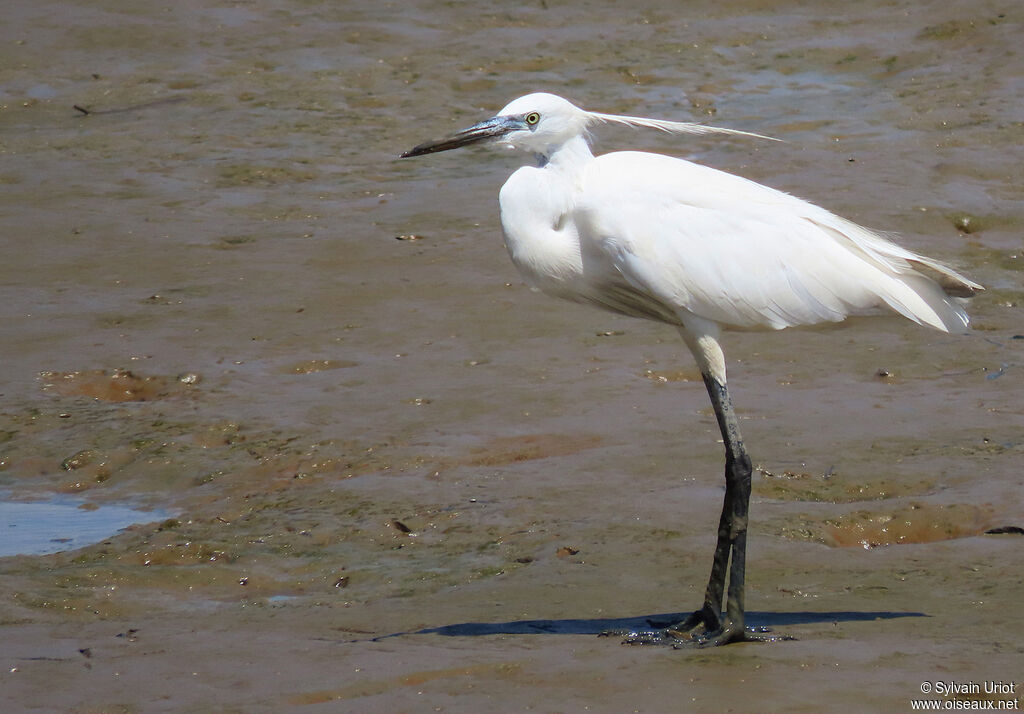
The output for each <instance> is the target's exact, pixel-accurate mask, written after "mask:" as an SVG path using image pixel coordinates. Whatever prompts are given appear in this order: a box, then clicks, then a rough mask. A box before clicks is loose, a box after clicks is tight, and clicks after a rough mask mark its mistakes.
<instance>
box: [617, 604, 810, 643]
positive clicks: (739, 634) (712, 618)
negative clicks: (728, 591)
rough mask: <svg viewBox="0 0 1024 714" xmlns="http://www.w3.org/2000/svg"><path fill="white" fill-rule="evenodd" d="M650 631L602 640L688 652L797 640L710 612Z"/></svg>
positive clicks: (620, 632)
mask: <svg viewBox="0 0 1024 714" xmlns="http://www.w3.org/2000/svg"><path fill="white" fill-rule="evenodd" d="M650 624H651V629H650V630H616V631H606V632H602V633H601V637H614V636H618V637H622V644H624V645H654V646H660V647H672V648H673V649H688V648H701V647H717V646H719V645H727V644H731V643H733V642H780V641H782V640H795V639H796V638H795V637H791V636H789V635H774V634H770V633H771V629H770V628H768V627H756V628H750V627H746V628H745V627H742V626H737V625H736V624H735V623H733V622H732V620H730V619H728V618H725V619H722V618H721V617H719V616H718V615H717V614H715V613H714V612H712V611H711V610H709V609H707V608H704V609H702V610H697V611H696V612H694V613H693V614H691V615H690V616H689V617H687V618H686V619H685V620H683V621H682V622H678V623H676V624H673V625H667V626H660V625H661V624H662V623H655V622H651V623H650Z"/></svg>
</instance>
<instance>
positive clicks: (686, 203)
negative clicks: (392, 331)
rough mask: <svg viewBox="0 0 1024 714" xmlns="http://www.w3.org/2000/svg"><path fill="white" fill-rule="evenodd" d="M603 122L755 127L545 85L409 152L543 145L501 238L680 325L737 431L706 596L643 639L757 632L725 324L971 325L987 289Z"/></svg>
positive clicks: (729, 448)
mask: <svg viewBox="0 0 1024 714" xmlns="http://www.w3.org/2000/svg"><path fill="white" fill-rule="evenodd" d="M601 123H616V124H625V125H627V126H633V127H650V128H654V129H659V130H661V131H666V132H674V133H683V134H731V135H739V136H758V135H756V134H747V133H746V132H740V131H734V130H729V129H721V128H716V127H709V126H703V125H698V124H690V123H684V122H673V121H662V120H656V119H645V118H641V117H630V116H620V115H614V114H600V113H596V112H588V111H585V110H583V109H580V108H579V107H577V106H575V105H573V104H572V103H570V102H569V101H567V100H565V99H563V98H561V97H558V96H555V95H552V94H544V93H537V94H529V95H527V96H524V97H520V98H519V99H516V100H514V101H512V102H511V103H510V104H508V105H507V106H506V107H505V108H504V109H502V110H501V111H500V112H499V113H498V115H497V116H495V117H493V118H491V119H487V120H486V121H482V122H480V123H478V124H475V125H473V126H471V127H469V128H468V129H466V130H464V131H461V132H458V133H456V134H454V135H452V136H450V137H448V138H446V139H442V140H440V141H434V142H428V143H424V144H420V145H419V146H417V147H415V148H414V149H412V150H410V151H408V152H406V153H404V154H402V157H403V158H404V157H410V156H420V155H422V154H430V153H433V152H437V151H446V150H449V149H455V148H458V147H460V146H465V145H467V144H473V143H476V142H482V141H488V142H492V143H495V144H497V145H499V146H502V147H506V148H509V149H513V150H515V151H517V152H520V153H523V154H526V155H527V156H529V157H531V158H532V159H533V161H534V165H532V166H523V167H522V168H520V169H518V170H517V171H516V172H515V173H513V174H512V176H511V177H510V178H509V179H508V181H507V182H506V183H505V185H504V186H502V188H501V192H500V194H499V203H500V207H501V225H502V228H503V230H504V236H505V245H506V247H507V248H508V251H509V254H510V255H511V257H512V262H513V263H515V265H516V267H517V268H518V269H519V271H520V273H521V274H522V275H523V277H524V278H525V280H526V282H527V283H528V284H529V285H530V286H532V287H534V288H535V289H539V290H541V291H543V292H545V293H547V294H549V295H553V296H555V297H560V298H565V299H568V300H572V301H575V302H581V303H589V304H592V305H596V306H598V307H601V308H604V309H606V310H611V311H612V312H616V313H621V314H624V315H630V316H632V317H640V318H646V319H649V320H656V321H658V322H664V323H667V324H669V325H673V326H675V327H676V328H678V330H679V332H680V333H681V334H682V337H683V340H684V341H685V342H686V344H687V346H688V347H689V348H690V350H691V351H692V352H693V356H694V358H695V359H696V361H697V364H698V366H699V367H700V371H701V374H702V375H703V378H704V383H705V385H706V387H707V391H708V395H709V396H710V398H711V404H712V406H713V407H714V412H715V416H716V417H717V420H718V426H719V428H720V429H721V432H722V439H723V441H724V443H725V502H724V504H723V507H722V514H721V518H720V520H719V526H718V541H717V544H716V547H715V552H714V559H713V565H712V568H711V577H710V579H709V582H708V586H707V590H706V593H705V597H704V603H703V606H702V607H701V608H700V609H699V610H697V611H696V612H694V613H693V614H692V615H690V616H689V617H688V618H686V619H685V620H684V621H683V622H680V623H677V624H675V625H672V626H670V627H668V628H665V630H662V631H660V632H658V633H657V634H648V635H646V636H643V635H640V636H636V637H634V638H633V641H640V642H646V641H653V640H658V641H663V642H671V643H681V642H687V643H691V644H697V645H710V644H725V643H728V642H734V641H739V640H749V639H759V638H758V637H757V636H756V635H753V634H751V633H750V632H749V631H747V630H746V629H745V627H744V565H745V552H746V534H747V513H748V505H749V501H750V479H751V462H750V458H749V457H748V456H747V452H746V449H745V448H744V446H743V441H742V439H741V437H740V430H739V424H738V422H737V419H736V415H735V413H734V412H733V407H732V402H731V399H730V397H729V391H728V389H727V388H726V374H725V371H726V370H725V357H724V355H723V352H722V348H721V346H720V344H719V334H720V332H721V330H722V329H723V328H725V329H729V328H739V329H772V330H778V329H782V328H784V327H794V326H797V325H812V324H816V323H822V322H839V321H841V320H843V319H844V318H846V317H847V316H851V315H866V314H873V313H876V312H884V311H886V310H889V311H895V312H896V313H898V314H900V315H903V316H904V317H906V318H908V319H910V320H913V321H914V322H917V323H919V324H923V325H928V326H930V327H933V328H936V329H938V330H943V331H946V332H962V331H965V330H966V329H967V326H968V318H967V314H966V313H965V312H964V309H963V307H962V306H961V304H960V302H959V301H957V300H956V299H954V298H957V297H967V296H969V295H971V294H973V293H974V292H975V291H977V290H981V289H982V287H981V286H980V285H978V284H977V283H975V282H973V281H971V280H969V279H967V278H965V277H964V276H962V275H960V274H958V273H956V272H955V271H954V270H952V269H951V268H949V267H947V266H945V265H943V264H941V263H939V262H937V261H934V260H932V259H931V258H927V257H925V256H922V255H918V254H917V253H913V252H911V251H909V250H906V249H904V248H901V247H900V246H898V245H896V244H894V243H892V242H890V241H889V240H886V239H885V238H883V237H881V236H880V235H878V234H877V233H874V232H872V231H869V230H867V229H866V228H862V227H860V226H858V225H856V224H854V223H851V222H850V221H847V220H845V219H843V218H840V217H839V216H836V215H835V214H833V213H830V212H828V211H826V210H825V209H823V208H819V207H818V206H815V205H812V204H810V203H808V202H806V201H803V200H801V199H799V198H795V197H793V196H790V195H788V194H785V193H782V192H780V191H776V190H774V189H771V188H768V187H766V186H762V185H760V184H757V183H754V182H753V181H749V180H747V179H744V178H740V177H738V176H734V175H732V174H728V173H725V172H722V171H718V170H716V169H712V168H708V167H705V166H701V165H698V164H695V163H692V162H689V161H685V160H683V159H678V158H672V157H668V156H662V155H659V154H651V153H645V152H636V151H622V152H615V153H610V154H604V155H602V156H597V157H595V156H594V155H593V154H592V153H591V150H590V144H589V133H588V132H589V130H590V129H592V128H593V127H594V126H595V125H597V124H601ZM761 138H767V137H761ZM727 571H728V597H727V601H726V605H725V612H724V613H723V611H722V606H723V602H722V600H723V595H724V594H725V587H726V575H727Z"/></svg>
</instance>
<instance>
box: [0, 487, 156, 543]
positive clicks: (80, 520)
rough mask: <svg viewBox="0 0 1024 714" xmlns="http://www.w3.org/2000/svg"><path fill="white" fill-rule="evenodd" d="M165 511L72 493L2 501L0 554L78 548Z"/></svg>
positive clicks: (146, 520) (147, 520)
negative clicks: (88, 501)
mask: <svg viewBox="0 0 1024 714" xmlns="http://www.w3.org/2000/svg"><path fill="white" fill-rule="evenodd" d="M167 516H168V514H167V513H165V512H163V511H140V510H136V509H134V508H128V507H127V506H109V505H100V506H96V505H94V504H88V505H87V504H85V502H84V501H81V500H79V499H74V498H68V497H57V498H54V499H51V500H49V501H0V557H4V556H9V555H46V554H49V553H59V552H61V551H65V550H75V549H77V548H83V547H85V546H87V545H91V544H93V543H97V542H99V541H101V540H103V539H104V538H109V537H110V536H112V535H115V534H116V533H118V532H119V531H121V530H122V529H124V528H127V527H128V526H131V525H134V524H136V523H147V522H150V521H157V520H162V519H164V518H167Z"/></svg>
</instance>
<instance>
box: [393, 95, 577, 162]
mask: <svg viewBox="0 0 1024 714" xmlns="http://www.w3.org/2000/svg"><path fill="white" fill-rule="evenodd" d="M593 120H594V118H593V116H592V115H591V114H590V112H586V111H583V110H582V109H580V108H579V107H577V106H576V105H574V104H573V103H572V102H570V101H569V100H567V99H562V97H558V96H555V95H554V94H545V93H543V92H537V93H534V94H527V95H526V96H525V97H519V98H518V99H514V100H512V101H511V102H510V103H509V104H507V105H506V106H505V108H504V109H502V110H501V111H500V112H498V114H497V115H496V116H493V117H491V118H490V119H485V120H484V121H482V122H480V123H478V124H474V125H473V126H471V127H469V128H468V129H463V130H462V131H459V132H456V133H454V134H452V135H451V136H449V137H446V138H444V139H440V140H438V141H428V142H425V143H423V144H420V145H419V146H416V147H415V148H413V149H410V150H409V151H407V152H405V153H404V154H402V158H406V157H410V156H421V155H423V154H433V153H435V152H437V151H448V150H449V149H457V148H459V147H460V146H467V145H469V144H476V143H480V142H487V143H491V144H496V145H498V146H502V147H506V148H509V149H513V150H516V151H522V152H526V153H531V154H548V153H550V152H551V151H552V150H553V149H555V148H557V147H559V146H561V145H562V144H564V143H565V142H566V141H568V140H569V139H572V138H575V137H577V136H582V135H583V134H585V133H586V129H587V125H588V124H589V123H591V122H592V121H593Z"/></svg>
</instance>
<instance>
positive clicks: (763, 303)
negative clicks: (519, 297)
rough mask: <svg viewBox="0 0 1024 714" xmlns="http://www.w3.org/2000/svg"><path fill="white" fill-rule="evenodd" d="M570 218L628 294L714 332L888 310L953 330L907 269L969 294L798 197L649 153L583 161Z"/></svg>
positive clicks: (936, 300)
mask: <svg viewBox="0 0 1024 714" xmlns="http://www.w3.org/2000/svg"><path fill="white" fill-rule="evenodd" d="M575 219H576V224H577V227H578V230H579V232H580V242H581V246H582V249H583V251H584V253H585V254H586V253H587V252H590V253H591V254H599V255H601V256H603V257H604V258H605V259H606V260H607V261H610V262H611V263H612V264H613V265H614V267H615V268H616V269H617V270H618V272H619V273H620V274H621V275H622V277H623V278H624V279H625V281H626V282H627V283H628V284H629V285H630V286H631V287H632V288H633V289H635V290H636V291H638V292H639V293H642V294H644V295H645V296H646V298H647V299H655V300H657V301H659V302H660V303H662V304H663V305H665V306H666V307H667V308H669V309H671V310H674V311H675V312H676V314H683V313H684V312H689V313H692V314H695V315H697V316H699V317H702V318H705V319H708V320H713V321H715V322H717V323H719V324H722V325H724V326H732V327H741V328H757V327H761V328H765V327H767V328H775V329H779V328H783V327H789V326H794V325H808V324H815V323H820V322H830V321H831V322H837V321H839V320H842V319H844V318H845V317H847V316H848V315H856V314H867V313H870V312H873V311H875V310H876V309H877V308H879V307H884V306H888V307H890V308H892V309H893V310H895V311H896V312H898V313H900V314H902V315H904V316H906V317H907V318H909V319H911V320H914V321H916V322H920V323H924V324H929V325H932V326H933V327H936V328H938V329H944V330H952V329H956V330H962V329H964V328H965V327H966V325H967V316H966V314H965V313H964V311H963V309H962V308H961V307H960V306H959V305H958V304H957V303H956V302H955V301H953V300H951V299H950V298H949V296H947V295H946V293H945V292H944V291H943V289H942V288H941V287H940V286H939V284H938V283H937V282H936V281H934V280H932V279H931V278H929V277H927V276H925V275H923V274H922V273H920V272H918V271H917V270H915V266H918V265H926V266H928V267H929V268H931V269H933V270H936V271H938V272H940V273H941V274H943V275H945V276H946V278H947V279H948V280H949V281H952V282H959V284H962V285H964V286H973V287H979V286H976V285H975V284H974V283H971V282H970V281H968V280H966V278H963V277H962V276H959V275H957V274H956V273H955V272H953V271H952V270H950V269H949V268H946V267H945V266H942V265H941V264H939V263H936V262H934V261H931V260H930V259H927V258H923V257H922V256H918V255H916V254H914V253H911V252H910V251H906V250H904V249H902V248H900V247H899V246H897V245H895V244H893V243H891V242H890V241H887V240H886V239H884V238H882V237H881V236H879V235H878V234H875V233H872V232H871V231H868V230H867V229H864V228H861V227H860V226H857V225H855V224H853V223H850V222H849V221H845V220H844V219H841V218H839V217H838V216H835V215H834V214H831V213H829V212H828V211H826V210H824V209H822V208H819V207H817V206H814V205H813V204H810V203H807V202H806V201H803V200H801V199H798V198H795V197H793V196H789V195H787V194H785V193H782V192H779V191H776V190H774V189H771V188H768V187H766V186H762V185H760V184H757V183H755V182H753V181H749V180H747V179H744V178H740V177H738V176H734V175H732V174H727V173H724V172H722V171H718V170H716V169H711V168H708V167H704V166H700V165H698V164H693V163H691V162H688V161H683V160H681V159H674V158H671V157H667V156H661V155H658V154H648V153H642V152H616V153H612V154H605V155H603V156H601V157H598V158H597V159H595V160H594V161H593V162H591V164H590V165H589V166H588V168H587V169H586V172H585V173H584V175H583V178H582V183H581V186H580V194H579V200H578V201H577V204H576V215H575ZM651 317H654V318H655V319H659V318H657V317H656V316H654V315H652V316H651Z"/></svg>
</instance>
